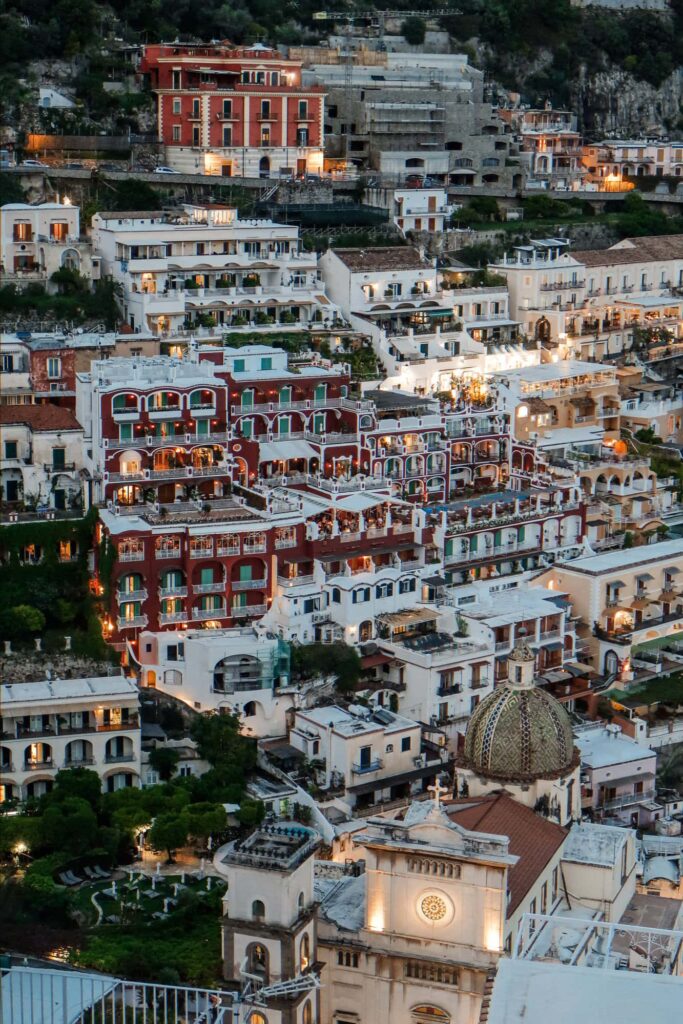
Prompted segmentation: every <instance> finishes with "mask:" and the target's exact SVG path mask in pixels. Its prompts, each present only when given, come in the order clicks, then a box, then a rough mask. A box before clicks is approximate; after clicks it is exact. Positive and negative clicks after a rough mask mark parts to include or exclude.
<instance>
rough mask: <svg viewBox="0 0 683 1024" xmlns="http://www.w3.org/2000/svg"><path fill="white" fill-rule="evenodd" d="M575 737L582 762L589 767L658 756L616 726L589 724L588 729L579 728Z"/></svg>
mask: <svg viewBox="0 0 683 1024" xmlns="http://www.w3.org/2000/svg"><path fill="white" fill-rule="evenodd" d="M574 739H575V742H576V745H577V747H578V748H579V750H580V751H581V763H582V764H583V765H586V766H587V767H588V768H606V767H608V766H609V765H616V764H625V763H627V762H629V761H642V760H643V758H647V757H656V753H655V751H654V750H652V749H651V748H650V747H646V746H645V744H644V743H638V742H637V741H636V740H632V739H631V738H630V737H629V736H624V735H623V733H621V732H620V731H615V729H614V728H607V727H605V728H600V727H595V726H588V728H586V729H577V730H576V733H575V736H574Z"/></svg>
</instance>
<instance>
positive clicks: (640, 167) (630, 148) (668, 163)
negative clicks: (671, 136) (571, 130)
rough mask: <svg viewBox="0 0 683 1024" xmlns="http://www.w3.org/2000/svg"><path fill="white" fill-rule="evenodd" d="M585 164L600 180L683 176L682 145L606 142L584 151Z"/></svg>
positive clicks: (655, 141)
mask: <svg viewBox="0 0 683 1024" xmlns="http://www.w3.org/2000/svg"><path fill="white" fill-rule="evenodd" d="M583 163H584V165H585V167H586V168H587V169H588V170H589V171H590V173H591V174H594V175H596V176H597V177H599V178H610V177H611V178H638V177H641V176H642V175H650V176H651V175H656V176H657V177H661V176H664V175H666V176H672V175H673V176H675V177H677V178H679V177H680V176H681V174H683V142H679V141H675V140H674V141H669V140H668V139H605V140H604V141H603V142H596V143H593V144H591V145H589V146H584V147H583Z"/></svg>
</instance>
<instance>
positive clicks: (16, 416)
mask: <svg viewBox="0 0 683 1024" xmlns="http://www.w3.org/2000/svg"><path fill="white" fill-rule="evenodd" d="M10 423H15V424H21V425H23V426H27V427H29V428H30V429H31V430H35V431H40V430H45V431H47V430H83V427H82V426H81V425H80V423H79V422H78V420H77V419H76V417H75V416H74V414H73V413H72V411H71V409H65V408H64V407H63V406H60V405H0V425H2V424H5V425H6V424H10Z"/></svg>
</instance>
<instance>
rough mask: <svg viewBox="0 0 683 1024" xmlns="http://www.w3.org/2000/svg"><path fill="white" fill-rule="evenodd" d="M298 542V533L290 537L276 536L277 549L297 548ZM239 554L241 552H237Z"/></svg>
mask: <svg viewBox="0 0 683 1024" xmlns="http://www.w3.org/2000/svg"><path fill="white" fill-rule="evenodd" d="M296 544H297V540H296V534H292V536H290V537H276V538H275V550H276V551H282V549H283V548H295V547H296ZM237 553H238V554H239V552H237Z"/></svg>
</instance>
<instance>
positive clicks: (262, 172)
mask: <svg viewBox="0 0 683 1024" xmlns="http://www.w3.org/2000/svg"><path fill="white" fill-rule="evenodd" d="M258 176H259V178H268V177H269V176H270V159H269V158H268V157H267V156H262V157H261V159H260V160H259V164H258Z"/></svg>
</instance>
